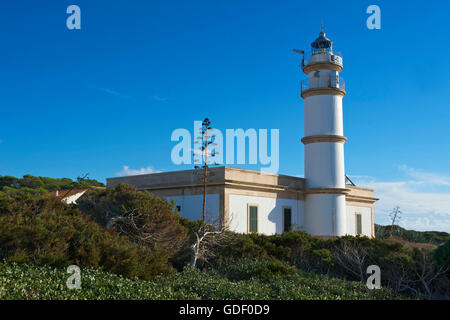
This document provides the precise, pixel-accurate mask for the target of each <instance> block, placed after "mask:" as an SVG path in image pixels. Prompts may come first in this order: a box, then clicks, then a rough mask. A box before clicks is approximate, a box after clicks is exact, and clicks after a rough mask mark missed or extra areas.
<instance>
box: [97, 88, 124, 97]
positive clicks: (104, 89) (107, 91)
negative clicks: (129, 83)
mask: <svg viewBox="0 0 450 320" xmlns="http://www.w3.org/2000/svg"><path fill="white" fill-rule="evenodd" d="M100 90H101V91H103V92H105V93H107V94H110V95H112V96H115V97H119V98H122V99H128V98H130V97H129V96H127V95H124V94H122V93H120V92H117V91H115V90H111V89H108V88H100Z"/></svg>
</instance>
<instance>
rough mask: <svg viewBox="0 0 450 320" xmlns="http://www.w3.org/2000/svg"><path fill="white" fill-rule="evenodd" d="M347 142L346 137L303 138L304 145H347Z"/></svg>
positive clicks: (320, 136)
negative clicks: (321, 143)
mask: <svg viewBox="0 0 450 320" xmlns="http://www.w3.org/2000/svg"><path fill="white" fill-rule="evenodd" d="M345 141H347V138H346V137H344V136H339V135H331V134H329V135H315V136H308V137H303V138H302V143H303V144H309V143H316V142H338V143H345Z"/></svg>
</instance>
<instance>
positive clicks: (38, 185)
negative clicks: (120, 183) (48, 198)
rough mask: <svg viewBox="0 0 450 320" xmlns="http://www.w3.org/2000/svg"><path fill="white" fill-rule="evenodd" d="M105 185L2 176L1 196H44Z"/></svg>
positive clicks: (69, 180) (81, 180)
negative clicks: (56, 192)
mask: <svg viewBox="0 0 450 320" xmlns="http://www.w3.org/2000/svg"><path fill="white" fill-rule="evenodd" d="M104 186H105V185H104V184H103V183H101V182H98V181H97V180H94V179H87V178H81V177H80V178H77V181H73V180H72V179H69V178H62V179H54V178H48V177H35V176H32V175H29V174H27V175H24V176H23V178H16V177H12V176H0V194H2V193H3V194H6V195H9V196H15V195H17V194H23V193H26V194H30V195H43V194H46V193H48V192H52V191H56V190H67V189H69V190H70V189H82V188H88V187H104Z"/></svg>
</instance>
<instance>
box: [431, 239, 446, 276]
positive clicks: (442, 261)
mask: <svg viewBox="0 0 450 320" xmlns="http://www.w3.org/2000/svg"><path fill="white" fill-rule="evenodd" d="M434 258H435V260H436V262H437V263H438V265H439V266H442V267H444V268H447V269H448V271H450V240H448V241H447V242H446V243H444V244H443V245H441V246H440V247H438V248H437V249H436V251H435V252H434Z"/></svg>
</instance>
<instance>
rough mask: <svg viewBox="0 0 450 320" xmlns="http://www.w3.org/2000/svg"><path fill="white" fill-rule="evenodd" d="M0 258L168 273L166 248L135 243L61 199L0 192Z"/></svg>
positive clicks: (130, 273)
mask: <svg viewBox="0 0 450 320" xmlns="http://www.w3.org/2000/svg"><path fill="white" fill-rule="evenodd" d="M0 248H1V250H0V258H3V259H5V260H6V261H11V262H13V261H14V262H21V263H23V262H26V263H33V264H38V265H44V264H46V265H51V266H56V267H66V266H68V265H70V264H76V265H78V266H80V267H91V268H99V269H102V270H105V271H109V272H113V273H118V274H122V275H124V276H127V277H134V276H139V277H142V278H144V279H149V278H151V277H153V276H155V275H157V274H160V273H166V274H167V273H170V272H171V267H170V265H169V264H168V262H167V259H168V254H167V252H164V251H162V250H158V249H153V250H148V249H145V248H142V247H139V246H137V245H136V244H134V243H132V242H131V241H130V240H128V239H127V238H125V237H123V236H120V235H119V234H117V233H116V232H114V231H109V230H105V229H104V228H102V227H101V226H100V225H98V224H97V223H96V222H94V221H92V220H91V219H90V218H89V217H88V216H86V215H84V214H83V213H82V212H80V211H79V210H78V209H76V208H75V207H74V206H69V205H67V204H65V203H63V202H61V201H59V200H57V199H54V198H52V199H50V198H43V199H40V200H35V199H30V198H26V197H25V198H22V199H20V201H19V199H15V200H14V199H9V198H4V197H3V198H2V197H0Z"/></svg>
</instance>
